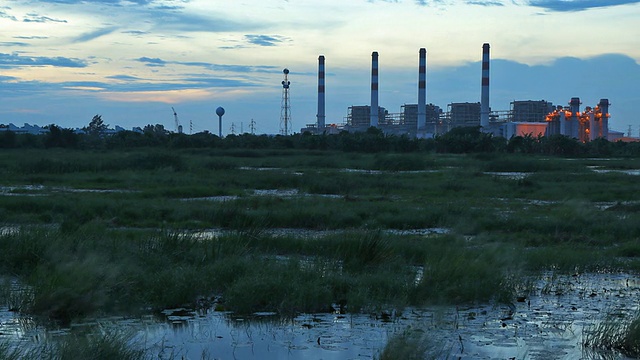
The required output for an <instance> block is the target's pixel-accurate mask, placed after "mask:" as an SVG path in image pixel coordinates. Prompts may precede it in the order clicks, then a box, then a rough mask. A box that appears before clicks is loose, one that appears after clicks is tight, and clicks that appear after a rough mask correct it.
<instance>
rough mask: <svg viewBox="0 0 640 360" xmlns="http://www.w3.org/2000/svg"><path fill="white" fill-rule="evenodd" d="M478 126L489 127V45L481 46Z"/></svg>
mask: <svg viewBox="0 0 640 360" xmlns="http://www.w3.org/2000/svg"><path fill="white" fill-rule="evenodd" d="M480 126H482V127H483V128H484V129H485V130H486V129H487V128H488V127H489V44H488V43H484V44H483V45H482V93H481V99H480Z"/></svg>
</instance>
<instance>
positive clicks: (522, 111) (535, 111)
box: [283, 43, 624, 142]
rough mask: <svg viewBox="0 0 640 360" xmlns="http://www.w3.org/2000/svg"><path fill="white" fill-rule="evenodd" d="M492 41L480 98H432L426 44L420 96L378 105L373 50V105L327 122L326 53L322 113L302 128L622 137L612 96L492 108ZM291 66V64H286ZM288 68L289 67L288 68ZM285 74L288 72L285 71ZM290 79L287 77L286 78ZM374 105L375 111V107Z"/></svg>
mask: <svg viewBox="0 0 640 360" xmlns="http://www.w3.org/2000/svg"><path fill="white" fill-rule="evenodd" d="M489 49H490V46H489V44H488V43H485V44H483V46H482V77H481V95H480V100H481V101H480V102H475V103H469V102H464V103H450V104H448V105H447V108H446V111H445V109H442V108H441V107H439V106H437V105H434V104H430V103H429V104H428V103H427V92H426V68H427V66H426V60H427V51H426V49H425V48H421V49H420V51H419V62H418V101H417V104H416V103H409V104H404V105H402V106H401V111H400V112H399V113H391V112H389V111H388V110H387V109H385V108H384V107H381V106H379V104H378V88H379V82H378V52H376V51H374V52H373V53H372V55H371V102H370V105H358V106H355V105H354V106H350V107H349V108H348V110H347V116H346V118H345V119H344V122H343V123H341V124H326V119H325V57H324V55H320V56H319V58H318V112H317V115H316V118H317V121H316V123H314V124H307V126H306V127H305V128H302V129H301V132H310V133H314V134H322V133H329V134H330V133H337V132H340V131H348V132H362V131H366V130H367V129H368V128H369V127H376V128H379V129H380V130H381V131H382V132H383V133H385V134H388V135H408V136H411V137H418V138H430V137H434V136H436V135H438V134H444V133H446V132H448V131H449V130H451V129H453V128H455V127H461V126H479V127H480V129H481V131H483V132H485V133H491V134H493V135H494V136H502V137H505V138H507V139H509V138H511V137H513V136H525V135H531V136H534V137H538V136H550V135H558V134H560V135H565V136H569V137H572V138H576V139H578V140H580V141H582V142H587V141H592V140H595V139H597V138H604V139H607V140H609V141H615V140H618V139H620V138H621V137H622V136H623V135H624V134H623V133H621V132H617V131H610V130H609V117H610V115H609V106H610V103H609V100H608V99H600V102H599V103H598V104H594V106H585V108H584V109H583V110H581V109H580V105H581V102H580V98H578V97H573V98H571V100H570V101H569V103H568V104H567V106H563V105H554V104H553V103H552V102H549V101H545V100H521V101H513V102H511V104H510V105H511V106H510V109H509V110H502V111H492V110H491V108H490V106H489V84H490V76H489V67H490V56H489ZM285 70H286V69H285ZM287 73H288V70H287ZM285 76H286V74H285ZM283 84H285V82H283ZM286 84H287V86H286V88H285V87H283V109H285V110H284V111H287V109H288V106H289V105H288V103H287V104H285V97H287V99H288V88H289V85H290V82H289V81H288V80H287V82H286ZM372 109H373V110H372ZM284 123H285V124H286V123H287V118H286V117H285V118H284Z"/></svg>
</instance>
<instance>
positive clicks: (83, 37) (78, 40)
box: [72, 26, 117, 44]
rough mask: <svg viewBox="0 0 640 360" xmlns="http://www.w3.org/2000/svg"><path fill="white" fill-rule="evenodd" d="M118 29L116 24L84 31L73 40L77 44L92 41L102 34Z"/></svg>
mask: <svg viewBox="0 0 640 360" xmlns="http://www.w3.org/2000/svg"><path fill="white" fill-rule="evenodd" d="M116 30H117V27H115V26H112V27H106V28H102V29H98V30H94V31H91V32H88V33H84V34H82V35H80V36H78V37H76V38H74V39H73V40H72V42H73V43H74V44H77V43H82V42H87V41H91V40H93V39H97V38H99V37H101V36H104V35H108V34H111V33H112V32H114V31H116Z"/></svg>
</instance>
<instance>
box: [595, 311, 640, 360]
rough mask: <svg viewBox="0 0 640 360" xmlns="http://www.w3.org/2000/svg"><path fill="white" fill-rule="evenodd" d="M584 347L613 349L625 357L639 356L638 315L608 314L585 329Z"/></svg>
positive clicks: (639, 325) (639, 330) (639, 319)
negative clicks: (629, 317)
mask: <svg viewBox="0 0 640 360" xmlns="http://www.w3.org/2000/svg"><path fill="white" fill-rule="evenodd" d="M583 345H584V347H586V348H588V349H592V350H596V351H597V350H609V351H611V350H615V351H618V352H620V353H622V354H624V355H625V356H627V357H630V358H637V357H638V356H640V316H638V315H636V316H635V317H633V318H632V319H627V318H626V317H625V316H621V315H615V314H609V315H608V316H607V317H606V318H605V319H603V320H602V321H600V322H599V323H597V324H595V325H593V326H591V327H589V328H587V329H586V331H585V334H584V335H583Z"/></svg>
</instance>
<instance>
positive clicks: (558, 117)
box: [545, 97, 611, 142]
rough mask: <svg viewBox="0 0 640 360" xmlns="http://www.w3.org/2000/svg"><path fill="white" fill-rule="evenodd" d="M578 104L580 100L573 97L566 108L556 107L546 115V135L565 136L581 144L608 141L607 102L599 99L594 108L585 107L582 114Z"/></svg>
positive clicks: (608, 104)
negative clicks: (600, 139)
mask: <svg viewBox="0 0 640 360" xmlns="http://www.w3.org/2000/svg"><path fill="white" fill-rule="evenodd" d="M580 104H581V102H580V98H577V97H574V98H571V101H570V102H569V106H568V107H562V106H558V107H557V108H556V109H555V110H553V111H552V112H550V113H549V114H547V116H546V119H545V120H546V122H547V124H548V125H547V134H548V135H556V134H560V135H565V136H569V137H573V138H576V139H578V140H580V141H583V142H586V141H592V140H595V139H597V138H605V139H609V138H610V136H609V135H610V134H609V117H610V116H611V115H609V106H610V105H611V104H610V103H609V100H608V99H600V102H599V103H598V105H596V106H595V108H592V107H590V106H587V107H586V108H585V111H584V112H582V113H581V112H580Z"/></svg>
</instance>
